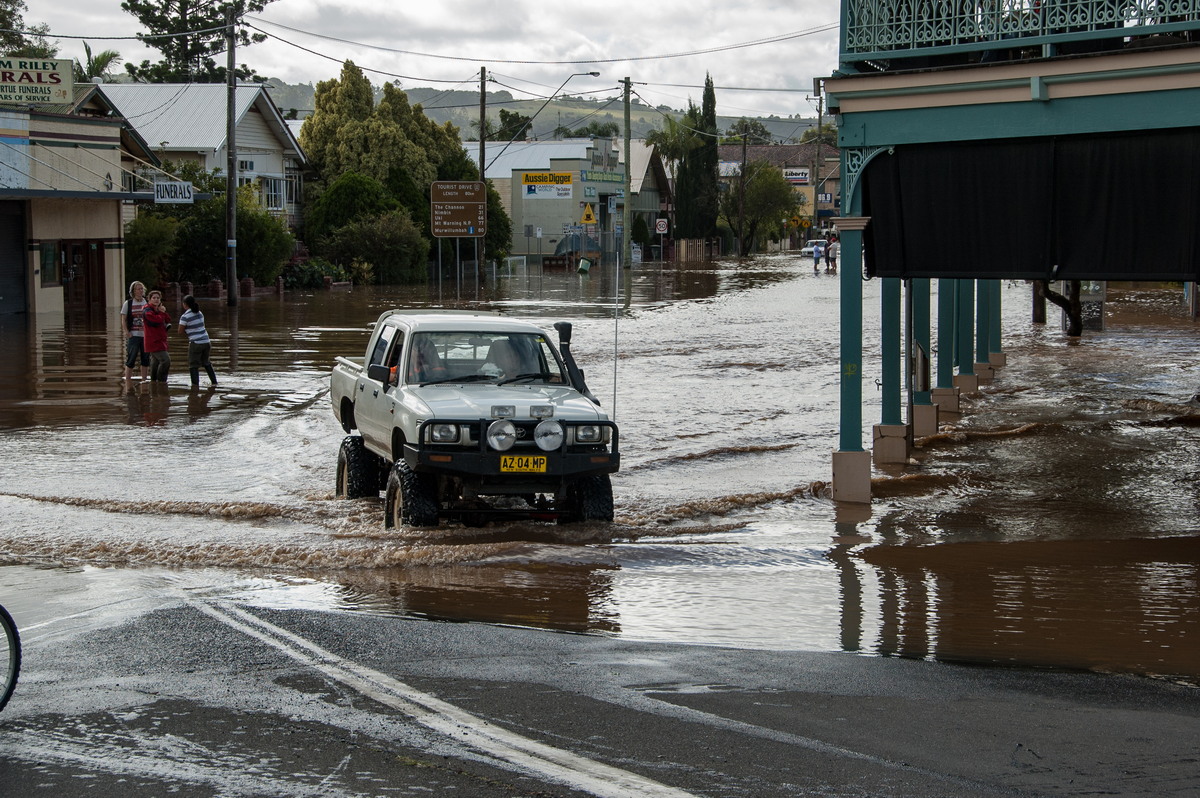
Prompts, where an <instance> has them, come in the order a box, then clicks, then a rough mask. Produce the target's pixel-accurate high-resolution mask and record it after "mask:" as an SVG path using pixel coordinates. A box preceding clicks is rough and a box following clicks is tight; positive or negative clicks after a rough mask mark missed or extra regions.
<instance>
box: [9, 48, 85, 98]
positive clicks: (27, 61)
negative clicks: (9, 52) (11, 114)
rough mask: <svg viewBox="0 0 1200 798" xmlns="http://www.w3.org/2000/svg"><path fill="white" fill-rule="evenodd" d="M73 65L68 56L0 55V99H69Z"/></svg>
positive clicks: (72, 82)
mask: <svg viewBox="0 0 1200 798" xmlns="http://www.w3.org/2000/svg"><path fill="white" fill-rule="evenodd" d="M73 67H74V62H73V61H72V60H71V59H69V58H67V59H63V60H61V61H56V60H48V59H44V58H0V103H38V104H57V103H66V102H70V101H71V93H72V91H73V88H72V87H73V85H74V80H75V78H74V76H73V74H72V69H73Z"/></svg>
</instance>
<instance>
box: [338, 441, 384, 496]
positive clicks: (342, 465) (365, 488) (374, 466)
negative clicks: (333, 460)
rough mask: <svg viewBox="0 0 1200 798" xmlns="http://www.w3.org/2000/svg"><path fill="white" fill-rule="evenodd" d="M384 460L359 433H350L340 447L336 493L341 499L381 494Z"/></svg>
mask: <svg viewBox="0 0 1200 798" xmlns="http://www.w3.org/2000/svg"><path fill="white" fill-rule="evenodd" d="M381 468H383V460H382V458H380V457H379V455H377V454H375V453H374V452H372V451H370V450H368V449H367V447H366V445H365V444H364V443H363V439H362V438H361V437H359V436H358V435H348V436H346V437H345V438H343V439H342V445H341V447H339V448H338V459H337V481H336V483H335V486H336V487H335V490H334V492H335V494H336V495H337V497H338V498H341V499H361V498H362V497H364V496H378V495H379V472H380V469H381Z"/></svg>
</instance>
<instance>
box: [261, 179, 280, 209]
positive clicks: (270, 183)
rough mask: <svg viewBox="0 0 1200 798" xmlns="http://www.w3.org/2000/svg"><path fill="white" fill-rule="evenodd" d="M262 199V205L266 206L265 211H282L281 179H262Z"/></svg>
mask: <svg viewBox="0 0 1200 798" xmlns="http://www.w3.org/2000/svg"><path fill="white" fill-rule="evenodd" d="M262 197H263V204H264V205H266V206H267V210H269V211H281V210H283V178H281V177H264V178H262Z"/></svg>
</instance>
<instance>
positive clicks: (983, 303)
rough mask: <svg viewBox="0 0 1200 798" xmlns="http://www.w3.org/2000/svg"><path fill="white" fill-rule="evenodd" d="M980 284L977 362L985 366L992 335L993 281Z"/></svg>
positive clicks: (977, 306)
mask: <svg viewBox="0 0 1200 798" xmlns="http://www.w3.org/2000/svg"><path fill="white" fill-rule="evenodd" d="M978 282H979V288H978V291H977V293H976V295H975V362H976V363H978V364H980V365H985V364H987V362H988V349H989V345H988V338H989V337H990V336H991V334H992V322H991V315H992V300H991V295H992V281H991V280H979V281H978Z"/></svg>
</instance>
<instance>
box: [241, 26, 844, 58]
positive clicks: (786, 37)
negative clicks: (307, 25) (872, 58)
mask: <svg viewBox="0 0 1200 798" xmlns="http://www.w3.org/2000/svg"><path fill="white" fill-rule="evenodd" d="M253 19H254V20H255V21H257V22H262V23H265V24H267V25H274V26H275V27H277V28H283V29H284V30H289V31H292V32H293V33H300V34H304V35H306V36H313V37H315V38H318V39H325V40H327V41H333V42H338V43H340V44H349V45H353V46H355V47H365V48H368V49H371V50H382V51H384V52H389V53H398V54H400V55H412V56H417V57H420V58H439V59H443V60H447V61H470V62H473V63H479V62H480V61H487V62H488V63H492V64H522V65H531V64H536V65H541V66H562V65H568V64H617V63H625V62H627V61H658V60H663V59H668V58H686V57H689V56H694V55H710V54H712V53H722V52H727V51H729V50H739V49H744V48H747V47H758V46H760V45H764V44H777V43H779V42H786V41H791V40H792V39H799V38H803V37H805V36H814V35H816V34H818V33H825V32H827V31H831V30H836V29H837V28H838V27H839V26H840V24H841V23H840V22H830V23H826V24H824V25H818V26H817V27H814V28H807V29H805V30H798V31H792V32H791V33H782V34H779V35H777V36H768V37H766V38H763V39H755V40H753V41H749V42H739V43H737V44H727V45H721V46H717V47H708V48H705V49H702V50H688V51H684V52H680V53H662V54H659V55H641V56H628V57H622V58H592V59H573V60H567V61H531V60H510V59H503V58H485V59H481V58H477V57H472V56H464V55H442V54H440V53H422V52H418V51H416V50H402V49H399V48H395V47H384V46H382V45H377V44H367V43H365V42H356V41H353V40H351V39H342V38H338V37H337V36H328V35H326V34H323V33H313V32H311V31H306V30H302V29H300V28H293V27H291V26H288V25H284V24H282V23H279V22H273V21H271V20H269V19H262V18H260V17H253ZM247 27H254V26H252V25H249V23H247ZM254 30H257V31H259V32H260V33H266V31H264V30H262V29H261V28H254ZM267 35H268V36H270V35H272V34H267ZM281 41H282V40H281Z"/></svg>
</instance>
